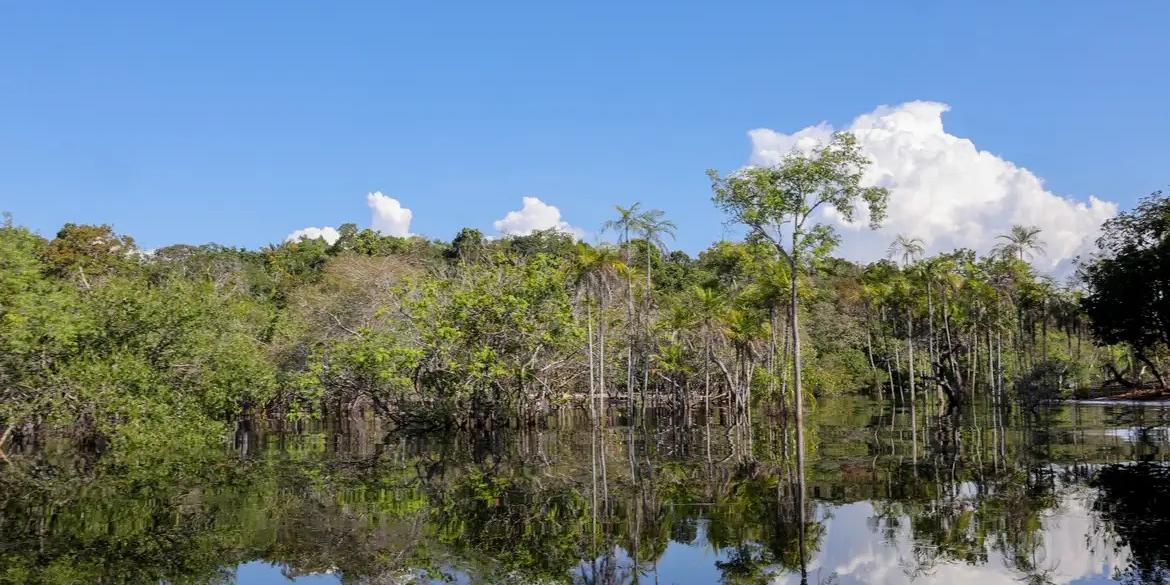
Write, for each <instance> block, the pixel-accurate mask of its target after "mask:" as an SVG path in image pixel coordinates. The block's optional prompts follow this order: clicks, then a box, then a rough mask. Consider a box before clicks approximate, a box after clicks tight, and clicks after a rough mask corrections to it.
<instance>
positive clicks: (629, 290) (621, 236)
mask: <svg viewBox="0 0 1170 585" xmlns="http://www.w3.org/2000/svg"><path fill="white" fill-rule="evenodd" d="M613 207H614V210H615V211H617V213H618V216H617V219H611V220H608V221H606V222H605V223H604V224H602V226H601V231H603V232H607V231H613V232H615V233H617V234H618V245H619V246H620V247H621V249H622V261H623V262H624V263H625V264H627V265H628V264H629V263H630V231H632V230H636V229H638V225H639V221H640V220H639V215H638V210H639V209H640V208H641V207H642V204H641V203H640V202H637V201H635V202H634V204H633V205H631V206H629V207H622V206H621V205H614V206H613ZM626 313H627V318H628V321H629V322H632V321H633V320H634V280H633V276H632V275H630V274H629V273H627V274H626ZM630 337H631V343H629V344H628V346H627V347H626V392H627V393H630V394H631V395H632V392H633V386H634V344H633V343H632V337H633V335H631V336H630Z"/></svg>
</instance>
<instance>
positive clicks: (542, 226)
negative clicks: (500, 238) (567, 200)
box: [493, 197, 585, 238]
mask: <svg viewBox="0 0 1170 585" xmlns="http://www.w3.org/2000/svg"><path fill="white" fill-rule="evenodd" d="M493 225H494V226H495V228H496V231H498V232H500V233H502V234H506V235H510V236H522V235H526V234H530V233H532V232H534V231H538V230H547V229H555V230H557V231H559V232H563V233H566V234H569V235H571V236H573V237H575V238H580V237H581V236H582V235H584V233H585V232H584V231H583V230H581V229H580V228H577V227H573V226H571V225H569V223H568V222H566V221H565V220H563V219H561V210H560V209H557V208H556V207H554V206H552V205H549V204H547V203H545V202H543V201H541V200H540V199H538V198H536V197H525V198H524V200H523V205H522V207H521V208H520V209H519V210H516V211H509V212H508V214H507V215H505V216H504V217H503V219H498V220H496V222H495V223H494V224H493Z"/></svg>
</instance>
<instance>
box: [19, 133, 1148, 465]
mask: <svg viewBox="0 0 1170 585" xmlns="http://www.w3.org/2000/svg"><path fill="white" fill-rule="evenodd" d="M864 164H865V161H864V159H863V158H862V157H860V156H858V155H857V154H856V145H855V143H853V142H851V141H850V139H849V137H848V135H842V136H839V137H838V138H837V139H835V140H834V142H833V143H832V144H831V145H829V146H827V147H826V148H825V149H823V150H820V151H817V152H815V153H812V154H807V155H794V156H793V157H789V158H787V159H785V160H784V161H782V162H781V163H779V164H778V165H777V166H775V167H772V168H768V169H754V170H748V171H740V172H738V173H736V174H732V175H728V176H726V177H721V176H720V175H719V174H718V173H716V172H712V173H711V178H712V186H713V190H714V196H713V200H714V202H715V204H716V205H717V206H718V207H719V208H720V209H722V210H724V211H725V212H726V213H727V214H728V217H729V219H731V220H733V221H738V222H741V223H743V224H744V225H746V226H747V227H748V228H749V229H748V237H747V238H746V239H745V240H743V241H719V242H715V243H713V244H712V245H711V246H710V247H708V248H707V249H705V250H703V251H701V252H700V253H699V254H698V256H697V257H691V256H689V255H688V254H686V253H683V252H680V251H677V250H671V249H670V246H669V245H670V243H671V242H672V239H673V237H674V235H675V231H676V227H675V225H674V223H673V222H671V221H670V220H669V219H668V218H667V217H666V216H665V214H664V213H663V212H662V211H661V210H656V209H644V208H642V207H641V206H640V205H639V204H636V203H635V204H633V205H631V206H628V207H622V206H618V207H616V208H615V215H614V219H613V220H612V221H611V222H608V223H607V225H606V226H605V231H606V232H607V233H609V234H610V235H611V237H612V238H613V239H614V241H613V242H612V243H599V244H589V243H585V242H581V241H577V240H576V239H575V238H574V237H573V236H572V235H569V234H565V233H561V232H558V231H556V230H549V231H537V232H533V233H531V234H527V235H517V236H508V237H504V238H498V239H491V238H487V237H485V236H484V234H482V233H481V232H479V231H478V230H475V229H472V228H465V229H463V230H462V231H460V232H459V233H458V234H457V235H456V237H455V238H453V239H452V241H450V242H442V241H437V240H431V239H426V238H423V237H420V236H411V237H394V236H385V235H382V234H380V233H378V232H376V231H374V230H371V229H359V228H358V227H357V226H355V225H353V224H347V225H345V226H342V228H341V229H340V230H339V237H338V238H337V239H336V241H335V242H334V243H332V244H329V243H327V242H326V241H325V240H323V239H301V240H299V241H290V242H285V243H283V244H279V245H271V246H267V247H265V248H263V249H259V250H247V249H240V248H231V247H225V246H219V245H215V244H208V245H200V246H195V245H186V244H177V245H171V246H167V247H164V248H160V249H157V250H154V251H151V252H144V251H142V250H140V249H139V248H138V247H137V246H136V244H135V241H134V239H133V238H132V237H130V236H128V235H124V234H119V233H117V232H115V231H114V229H113V228H112V227H111V226H108V225H78V224H66V225H64V226H63V227H62V228H61V229H60V231H59V232H57V233H56V234H55V235H54V236H53V237H51V238H48V237H44V236H41V235H39V234H36V233H34V232H32V231H30V230H28V229H27V228H24V227H20V226H19V225H17V224H16V223H14V221H13V219H12V218H11V217H7V218H6V220H5V223H4V225H3V226H2V227H0V430H2V431H0V432H2V433H3V435H2V438H0V446H2V445H3V443H4V442H6V441H10V440H24V439H25V438H28V437H33V436H37V435H38V434H43V433H55V434H63V435H66V436H69V437H72V438H74V439H76V440H78V441H83V442H87V443H89V444H92V445H94V446H97V447H101V448H105V447H106V446H108V445H110V444H112V443H119V442H125V443H130V444H144V445H155V444H158V443H163V442H165V443H168V444H172V443H173V444H184V443H185V444H190V443H193V442H198V441H205V440H213V439H209V437H211V438H214V437H217V436H219V435H220V434H221V433H222V430H223V425H224V424H226V423H228V422H231V421H233V420H236V419H238V418H240V417H243V416H249V415H262V416H273V417H283V418H287V419H293V420H296V419H303V418H306V417H319V416H322V415H327V414H346V415H355V416H358V415H365V416H376V417H379V418H383V419H385V420H389V421H392V422H393V423H395V424H398V425H403V426H425V427H435V426H451V425H455V426H464V427H492V426H500V425H525V424H533V423H537V422H539V420H540V418H541V417H542V416H544V415H545V414H547V413H549V412H551V411H553V410H555V409H557V408H561V407H566V406H573V405H585V404H587V405H589V407H591V408H595V407H596V406H597V405H598V404H599V403H602V404H603V403H605V402H607V401H621V402H623V403H628V404H631V405H646V404H660V405H668V406H669V407H671V408H674V409H677V411H678V412H679V413H680V414H682V415H683V416H685V417H689V416H690V413H691V412H692V411H693V410H694V409H696V408H699V407H702V408H709V407H711V406H712V405H727V406H730V407H732V412H734V413H735V414H734V416H745V417H746V416H750V412H751V411H752V410H753V409H761V408H762V409H764V410H767V411H769V412H789V411H791V409H792V408H793V402H794V399H798V397H799V396H800V395H801V392H800V385H799V384H800V381H801V380H803V385H804V387H805V389H806V390H805V393H807V394H809V396H811V397H812V398H811V400H812V407H813V408H815V404H816V400H818V399H820V400H823V399H826V398H828V397H832V396H834V395H839V394H841V393H845V392H863V393H867V394H871V395H873V396H875V397H877V398H879V399H883V400H897V401H907V400H910V401H914V400H919V399H926V400H932V401H937V402H939V404H940V405H942V406H944V407H946V408H953V407H956V406H957V405H960V404H962V403H964V402H967V401H971V400H983V399H992V400H996V401H1016V402H1020V403H1024V404H1029V403H1034V402H1036V401H1039V400H1046V399H1052V398H1059V397H1064V396H1068V395H1070V394H1072V393H1078V392H1087V391H1091V390H1094V389H1096V390H1100V389H1101V388H1106V389H1108V388H1114V389H1125V388H1138V387H1163V365H1162V364H1163V360H1164V358H1165V355H1166V352H1167V348H1168V346H1170V333H1168V332H1170V305H1167V300H1166V299H1170V294H1168V293H1170V290H1168V287H1170V276H1166V275H1167V274H1170V272H1168V268H1167V267H1168V266H1170V254H1168V252H1170V248H1168V247H1167V233H1170V223H1168V221H1167V218H1168V217H1170V203H1168V199H1167V198H1166V197H1165V196H1164V195H1162V194H1160V193H1155V194H1153V195H1151V196H1150V197H1148V198H1146V199H1144V200H1143V201H1142V202H1141V204H1140V205H1139V206H1138V207H1137V208H1136V209H1134V210H1133V211H1130V212H1126V213H1122V214H1121V215H1119V216H1117V217H1116V218H1115V219H1112V220H1110V221H1109V222H1107V223H1106V224H1105V226H1104V227H1103V235H1102V237H1101V239H1100V240H1099V242H1098V246H1099V251H1098V253H1097V254H1096V255H1094V256H1093V257H1091V258H1086V259H1082V262H1081V266H1080V271H1079V273H1078V277H1077V278H1076V279H1072V280H1070V281H1069V282H1067V283H1059V282H1056V281H1054V280H1053V279H1052V278H1050V277H1048V276H1046V275H1044V274H1039V273H1037V272H1036V271H1035V270H1034V269H1033V268H1032V266H1031V265H1030V263H1029V260H1030V259H1032V258H1033V257H1034V256H1035V255H1037V254H1042V253H1043V249H1044V246H1043V236H1044V234H1043V233H1042V232H1041V231H1040V230H1038V229H1036V228H1032V227H1030V226H1015V227H1013V229H1012V230H1011V231H1010V232H1009V233H1006V234H1003V235H1002V236H1001V238H1000V243H1001V244H1000V246H998V247H997V248H996V249H995V250H993V251H991V252H990V253H989V254H987V255H982V256H981V255H978V254H976V253H975V252H973V251H971V250H963V249H960V250H954V251H951V252H947V253H942V254H938V255H935V256H931V257H925V256H924V254H923V251H924V249H925V244H924V242H923V241H922V240H920V239H918V238H915V237H913V235H911V234H906V235H901V236H899V237H898V238H896V239H895V240H894V241H893V242H892V243H891V245H890V249H889V253H888V260H882V261H878V262H873V263H870V264H864V265H863V264H858V263H855V262H851V261H848V260H844V259H841V258H836V257H834V256H833V254H832V252H833V249H834V246H835V243H836V241H837V236H836V235H835V234H834V233H833V232H832V230H831V228H828V227H827V226H825V225H821V224H815V223H813V222H812V221H810V222H809V223H807V224H806V223H804V222H805V220H806V219H810V218H812V217H813V212H814V210H816V209H817V208H818V207H820V206H821V205H822V204H824V205H829V206H833V207H836V208H838V209H839V210H844V211H850V212H851V210H852V209H854V208H855V206H856V205H859V204H861V205H868V206H869V213H868V217H870V218H871V219H873V220H875V221H877V220H880V217H881V211H882V208H883V206H884V197H885V196H886V194H885V193H884V192H883V191H882V190H874V189H866V188H861V187H859V186H858V177H859V176H860V175H859V172H860V169H861V168H863V167H864ZM785 225H787V226H788V228H787V229H788V230H789V231H788V232H787V233H788V234H789V236H790V237H791V238H792V241H791V242H782V241H781V240H779V239H777V238H778V235H779V234H780V233H781V230H783V229H785V228H784V226H785ZM792 226H796V227H797V229H796V231H795V235H794V234H793V231H792V229H791V228H792ZM794 309H795V310H794ZM797 342H799V345H798V344H797ZM794 381H795V382H796V384H795V385H794V383H793V382H794ZM164 429H165V432H162V431H163V430H164Z"/></svg>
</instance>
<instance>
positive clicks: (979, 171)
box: [748, 101, 1117, 272]
mask: <svg viewBox="0 0 1170 585" xmlns="http://www.w3.org/2000/svg"><path fill="white" fill-rule="evenodd" d="M948 109H950V108H949V106H947V105H946V104H942V103H938V102H922V101H915V102H908V103H904V104H901V105H898V106H894V107H889V106H882V107H879V108H877V109H876V110H874V111H873V112H870V113H868V114H863V115H861V116H858V117H857V119H855V120H854V121H853V123H852V124H850V125H849V127H848V128H846V129H847V130H849V131H851V132H853V134H854V135H856V136H857V140H858V143H859V145H860V146H861V149H862V151H863V152H864V153H865V154H867V155H868V156H869V157H870V158H871V159H872V161H873V164H872V165H871V166H870V167H869V169H868V170H867V171H866V175H865V177H864V181H865V182H866V183H867V184H870V185H881V186H884V187H887V188H889V190H890V200H889V213H888V216H887V218H886V220H885V221H884V222H883V225H882V227H881V228H880V229H879V230H876V231H873V232H871V231H870V230H869V229H868V228H867V227H866V224H867V223H868V218H867V217H866V214H865V213H861V214H859V221H857V222H855V223H854V224H852V225H847V224H846V223H845V222H844V221H843V220H841V219H840V217H839V216H838V215H837V214H835V213H834V212H832V211H831V210H830V211H826V213H825V217H827V218H829V219H831V220H833V221H835V222H836V223H837V224H838V225H840V226H843V227H845V228H846V229H847V230H848V231H849V233H847V234H843V236H844V237H843V238H842V242H843V245H842V249H841V253H842V255H844V256H846V257H850V258H854V259H857V260H865V261H868V260H876V259H878V258H880V257H881V256H882V255H883V253H884V251H885V249H886V246H887V244H888V243H889V242H890V240H892V239H893V237H894V236H895V235H897V234H900V233H901V234H906V235H910V236H917V237H921V238H922V239H923V240H924V241H925V242H926V243H927V247H928V252H932V253H933V252H940V251H947V250H951V249H953V248H956V247H965V248H972V249H974V250H976V251H979V252H984V253H985V252H987V251H989V250H990V249H991V248H992V247H993V246H995V245H996V243H997V239H996V237H997V236H999V235H1000V234H1003V233H1005V232H1006V231H1007V230H1008V228H1009V227H1010V226H1011V225H1012V224H1024V225H1035V226H1037V227H1039V228H1041V229H1042V230H1043V231H1042V232H1041V239H1042V240H1043V241H1044V242H1045V244H1046V245H1047V246H1046V253H1045V254H1043V255H1037V257H1036V258H1035V259H1034V260H1033V263H1034V265H1035V266H1036V267H1037V268H1039V269H1043V270H1052V271H1057V272H1060V271H1063V270H1066V269H1067V268H1068V266H1069V262H1070V260H1071V259H1073V258H1074V257H1076V256H1078V255H1083V254H1086V253H1087V252H1089V251H1091V250H1092V249H1093V241H1094V240H1095V239H1096V237H1097V234H1098V231H1099V229H1100V226H1101V223H1102V222H1104V221H1105V220H1106V219H1108V218H1110V217H1113V216H1114V215H1115V214H1116V213H1117V204H1116V203H1112V202H1109V201H1103V200H1101V199H1098V198H1096V197H1090V198H1089V200H1088V202H1081V201H1077V200H1074V199H1071V198H1068V197H1062V196H1059V195H1056V194H1054V193H1052V192H1051V191H1048V190H1047V189H1045V188H1044V183H1043V181H1042V180H1041V179H1040V178H1039V177H1037V176H1036V175H1034V174H1032V173H1031V172H1030V171H1028V170H1027V169H1025V168H1022V167H1019V166H1016V165H1015V164H1014V163H1012V162H1011V161H1008V160H1005V159H1003V158H1000V157H999V156H996V155H994V154H992V153H990V152H987V151H985V150H979V149H978V148H976V147H975V144H974V143H973V142H971V141H970V140H968V139H966V138H960V137H958V136H955V135H953V134H949V133H947V131H946V130H945V129H944V128H943V120H942V115H943V113H944V112H946V111H947V110H948ZM832 132H833V128H832V127H831V126H829V125H828V124H826V123H821V124H818V125H815V126H809V127H806V128H803V129H801V130H798V131H796V132H793V133H792V134H784V133H781V132H776V131H775V130H769V129H766V128H760V129H756V130H752V131H750V132H748V135H749V136H750V138H751V141H752V158H751V162H752V164H774V163H776V162H777V161H779V160H780V158H781V157H783V156H784V155H785V154H787V153H788V152H791V151H793V150H805V151H807V150H808V149H810V148H813V147H814V146H816V145H817V144H822V143H824V142H825V141H827V140H828V138H829V137H830V136H831V134H832Z"/></svg>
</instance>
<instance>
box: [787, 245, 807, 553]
mask: <svg viewBox="0 0 1170 585" xmlns="http://www.w3.org/2000/svg"><path fill="white" fill-rule="evenodd" d="M799 243H800V228H799V227H797V226H796V225H795V222H794V226H793V229H792V253H791V255H790V256H789V259H790V261H791V262H790V263H791V275H792V276H791V278H790V280H791V281H792V300H791V305H792V307H791V308H792V392H793V395H794V396H795V409H796V465H797V469H798V477H799V481H800V484H801V486H803V485H804V388H802V387H801V384H800V312H799V310H798V306H799V299H798V295H797V286H796V283H797V281H798V280H799V278H798V277H797V275H798V272H797V270H798V266H799V263H798V257H797V254H798V250H799ZM800 505H801V506H802V508H801V510H802V511H803V506H804V502H803V501H801V502H800ZM800 533H801V534H802V535H803V534H804V525H803V524H801V526H800ZM801 541H802V542H803V538H802V539H801Z"/></svg>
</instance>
